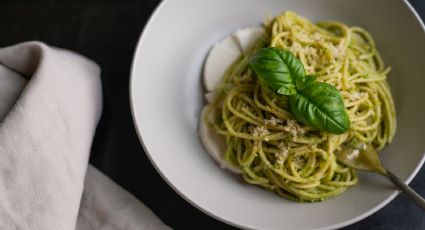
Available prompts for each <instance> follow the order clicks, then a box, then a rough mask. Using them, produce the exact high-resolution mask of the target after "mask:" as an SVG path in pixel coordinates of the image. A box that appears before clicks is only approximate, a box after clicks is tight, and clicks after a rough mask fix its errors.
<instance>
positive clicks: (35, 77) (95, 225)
mask: <svg viewBox="0 0 425 230" xmlns="http://www.w3.org/2000/svg"><path fill="white" fill-rule="evenodd" d="M99 75H100V69H99V67H98V66H97V65H96V64H95V63H94V62H92V61H90V60H88V59H86V58H84V57H82V56H80V55H78V54H76V53H73V52H70V51H66V50H62V49H58V48H51V47H48V46H46V45H44V44H43V43H39V42H28V43H22V44H19V45H16V46H12V47H7V48H1V49H0V229H10V230H13V229H40V230H50V229H51V230H58V229H61V230H67V229H70V230H71V229H77V230H91V229H118V230H120V229H129V230H132V229H169V227H167V226H166V225H164V224H163V223H162V222H161V221H160V220H159V219H158V218H157V217H156V216H155V215H154V214H153V213H152V212H151V211H150V210H149V209H148V208H147V207H145V206H144V205H143V204H142V203H140V202H139V201H138V200H137V199H136V198H135V197H133V196H132V195H130V194H129V193H128V192H126V191H125V190H124V189H122V188H121V187H119V186H118V185H116V184H115V183H114V182H113V181H111V180H110V179H109V178H107V177H106V176H105V175H103V174H102V173H101V172H99V171H98V170H96V169H95V168H94V167H92V166H89V167H88V158H89V153H90V148H91V143H92V139H93V136H94V133H95V129H96V126H97V123H98V121H99V118H100V114H101V110H102V95H101V83H100V78H99ZM87 168H88V169H87Z"/></svg>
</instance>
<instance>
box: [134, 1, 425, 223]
mask: <svg viewBox="0 0 425 230" xmlns="http://www.w3.org/2000/svg"><path fill="white" fill-rule="evenodd" d="M285 10H291V11H295V12H297V13H298V14H300V15H303V16H305V17H307V18H309V19H311V20H312V21H318V20H338V21H341V22H344V23H347V24H349V25H358V26H361V27H364V28H365V29H367V30H368V31H370V32H371V34H372V35H373V37H374V38H375V40H376V42H377V45H378V48H379V50H380V52H381V54H382V56H383V58H384V61H385V63H386V64H387V65H389V66H391V67H392V71H391V74H390V75H389V81H390V85H391V88H392V90H393V96H394V98H395V102H396V110H397V121H398V130H397V134H396V137H395V140H394V142H393V143H392V144H391V145H389V146H388V147H387V148H386V149H385V150H384V151H383V152H382V153H381V157H382V160H383V163H384V165H386V166H387V167H388V168H389V169H391V170H392V171H394V172H395V173H396V174H397V175H399V176H400V177H401V178H402V179H403V180H405V181H406V182H410V181H411V180H412V178H413V177H414V176H415V174H416V173H417V172H418V170H419V168H420V167H421V165H422V163H423V160H424V157H423V156H424V155H423V153H424V150H425V141H423V140H421V139H423V136H424V130H425V122H424V121H423V118H424V117H425V109H424V106H423V105H424V102H423V100H424V98H425V90H424V86H425V77H424V69H425V68H424V65H423V64H422V63H423V61H424V60H425V33H424V26H423V24H422V23H421V22H420V19H419V17H418V16H417V14H416V13H415V12H414V11H413V9H412V8H411V7H410V5H409V4H408V3H407V2H404V1H400V0H375V1H366V0H360V1H359V0H344V1H342V0H316V1H310V0H285V1H283V0H267V1H266V0H232V1H229V0H179V1H176V0H168V1H163V2H162V3H161V5H160V6H159V7H158V9H157V10H156V11H155V13H154V15H153V16H152V18H151V19H150V21H149V23H148V24H147V26H146V28H145V30H144V32H143V35H142V37H141V39H140V42H139V45H138V47H137V50H136V55H135V57H134V63H133V70H132V76H131V105H132V109H133V117H134V121H135V124H136V128H137V130H138V133H139V137H140V139H141V141H142V143H143V145H144V148H145V151H146V153H147V154H148V156H149V158H150V159H151V161H152V163H153V164H154V166H155V167H156V169H157V170H158V172H159V173H160V174H161V175H162V177H163V178H164V179H165V180H166V181H167V182H168V183H169V184H170V186H171V187H173V188H174V190H175V191H176V192H178V193H179V194H180V195H181V196H183V197H184V198H185V199H186V200H187V201H188V202H190V203H191V204H193V205H194V206H196V207H198V208H199V209H201V210H202V211H204V212H206V213H208V214H209V215H211V216H213V217H215V218H217V219H220V220H222V221H224V222H227V223H229V224H232V225H235V226H239V227H242V228H250V229H283V228H285V229H330V228H339V227H343V226H346V225H348V224H351V223H354V222H355V221H358V220H360V219H363V218H365V217H366V216H368V215H370V214H372V213H374V212H376V211H377V210H379V209H380V208H382V207H383V206H384V205H385V204H387V203H388V202H390V201H391V200H392V199H393V198H394V197H395V196H396V194H397V192H396V190H395V189H394V187H393V186H392V185H391V184H390V183H389V182H387V181H386V180H385V179H384V178H381V177H379V176H376V175H369V174H368V175H366V174H361V175H360V183H359V184H358V185H357V186H355V187H354V188H351V189H349V190H348V191H347V192H346V193H344V194H342V195H340V196H338V197H336V198H332V199H330V200H327V201H324V202H320V203H313V204H312V203H295V202H291V201H287V200H284V199H282V198H280V197H279V196H277V195H275V194H274V193H272V192H269V191H266V190H264V189H261V188H258V187H255V186H251V185H248V184H245V183H242V182H241V180H240V179H239V178H238V177H235V176H233V175H232V174H230V173H228V172H226V171H224V170H222V169H220V168H219V167H218V166H217V165H216V163H215V162H214V160H213V159H211V158H210V157H209V155H208V154H207V153H206V152H205V150H204V149H203V147H202V145H201V143H200V141H199V138H198V134H197V124H198V119H199V114H200V109H201V106H202V105H203V103H204V101H203V99H202V91H203V89H202V84H201V70H202V66H203V63H204V60H205V57H206V55H207V53H208V51H209V49H210V48H211V47H212V45H213V44H214V43H215V42H217V41H219V40H220V39H222V38H223V37H225V36H226V35H227V34H229V33H231V32H233V31H235V30H237V29H240V28H245V27H252V26H256V25H259V24H260V23H261V22H262V21H263V20H264V19H265V17H266V16H267V15H268V14H269V13H271V14H273V15H277V14H279V13H281V12H282V11H285Z"/></svg>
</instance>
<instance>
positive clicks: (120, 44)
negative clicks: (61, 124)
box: [0, 0, 425, 229]
mask: <svg viewBox="0 0 425 230" xmlns="http://www.w3.org/2000/svg"><path fill="white" fill-rule="evenodd" d="M410 2H411V3H412V5H413V6H414V8H415V9H416V10H417V11H418V13H419V15H421V17H422V18H425V0H411V1H410ZM159 3H160V1H159V0H120V1H107V0H105V1H102V0H85V1H84V0H74V1H53V0H40V1H16V0H1V1H0V47H4V46H8V45H12V44H16V43H19V42H23V41H29V40H39V41H43V42H45V43H47V44H49V45H52V46H58V47H63V48H66V49H70V50H74V51H76V52H79V53H81V54H83V55H85V56H87V57H88V58H90V59H93V60H94V61H96V62H97V63H98V64H99V65H100V66H101V68H102V85H103V95H104V111H103V115H102V118H101V121H100V124H99V127H98V130H97V133H96V137H95V140H94V143H93V148H92V155H91V159H90V162H91V163H92V164H94V165H95V166H96V167H98V168H99V169H100V170H101V171H102V172H104V173H105V174H107V175H108V176H109V177H111V178H112V179H113V180H114V181H116V182H117V183H118V184H119V185H121V186H122V187H124V188H125V189H127V190H128V191H130V192H131V193H132V194H134V195H135V196H136V197H137V198H139V199H140V200H141V201H142V202H143V203H145V204H146V205H147V206H148V207H149V208H151V209H152V211H154V212H155V213H156V214H157V215H158V216H159V217H160V218H161V219H162V220H163V221H164V222H165V223H166V224H167V225H169V226H171V227H172V228H174V229H205V228H208V229H235V228H233V227H231V226H229V225H226V224H224V223H221V222H219V221H217V220H215V219H213V218H211V217H209V216H207V215H206V214H204V213H202V212H201V211H199V210H197V209H196V208H194V207H193V206H191V205H190V204H189V203H187V202H186V201H185V200H183V199H182V198H181V197H180V196H179V195H178V194H177V193H175V192H174V191H173V190H172V189H171V188H170V187H169V186H168V185H167V184H166V182H165V181H164V180H163V179H162V178H161V177H160V176H159V174H158V173H157V172H156V171H155V169H154V168H153V166H152V164H151V163H150V162H149V160H148V158H147V156H146V155H145V153H144V151H143V149H142V146H141V144H140V143H139V139H138V137H137V134H136V131H135V128H134V125H133V121H132V118H131V113H130V105H129V96H128V95H129V92H128V86H129V74H130V66H131V61H132V56H133V52H134V48H135V45H136V43H137V40H138V38H139V35H140V33H141V31H142V30H143V27H144V25H145V24H146V22H147V20H148V19H149V16H150V15H151V14H152V12H153V10H154V9H155V7H156V6H157V5H158V4H159ZM411 186H412V188H413V189H415V190H416V191H418V192H419V193H420V194H422V195H423V196H425V168H423V169H422V170H421V171H420V172H419V174H418V175H417V176H416V178H415V179H414V180H413V181H412V183H411ZM424 217H425V216H424V213H423V212H422V211H421V210H420V209H419V208H417V207H416V206H415V205H414V204H412V203H411V202H410V201H409V200H408V199H407V197H406V196H405V195H404V194H401V195H399V196H397V198H396V199H394V201H392V202H391V203H390V204H388V205H387V206H386V207H384V208H383V209H381V210H380V211H378V212H377V213H375V214H373V215H372V216H370V217H368V218H366V219H364V220H362V221H360V222H358V223H356V224H353V225H351V226H348V227H346V228H344V229H425V218H424Z"/></svg>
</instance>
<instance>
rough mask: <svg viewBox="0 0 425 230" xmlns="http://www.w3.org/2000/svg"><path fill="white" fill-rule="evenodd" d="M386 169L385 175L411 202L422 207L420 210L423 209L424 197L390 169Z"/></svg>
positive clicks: (424, 204)
mask: <svg viewBox="0 0 425 230" xmlns="http://www.w3.org/2000/svg"><path fill="white" fill-rule="evenodd" d="M386 171H387V173H386V174H385V176H387V178H388V179H390V181H391V182H393V184H394V185H395V186H397V188H398V189H400V191H402V192H404V193H405V194H406V195H407V196H408V197H409V198H410V199H411V200H412V201H413V202H415V203H416V204H417V205H418V206H419V207H421V208H422V210H424V211H425V199H424V198H423V197H422V196H421V195H419V194H418V193H417V192H415V191H414V190H413V189H411V188H410V187H409V186H408V185H407V184H405V183H404V182H403V181H401V180H400V178H398V177H397V176H396V175H394V173H392V172H391V171H390V170H388V169H386Z"/></svg>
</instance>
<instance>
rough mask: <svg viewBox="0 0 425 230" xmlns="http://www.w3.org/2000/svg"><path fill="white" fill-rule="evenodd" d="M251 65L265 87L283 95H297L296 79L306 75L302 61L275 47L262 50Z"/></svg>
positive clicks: (254, 57)
mask: <svg viewBox="0 0 425 230" xmlns="http://www.w3.org/2000/svg"><path fill="white" fill-rule="evenodd" d="M249 64H250V66H251V68H252V69H253V70H254V72H255V73H256V74H257V76H258V77H259V79H260V82H261V83H262V84H263V85H265V86H267V87H270V88H272V89H273V90H274V91H276V92H278V93H279V94H282V95H293V94H295V93H296V90H295V79H296V78H301V77H303V76H304V75H305V70H304V66H303V64H302V63H301V61H300V60H298V59H297V58H295V57H294V55H292V53H290V52H289V51H285V50H282V49H278V48H273V47H267V48H262V49H260V50H259V51H258V52H257V53H256V54H255V55H254V56H253V57H252V58H251V59H250V62H249Z"/></svg>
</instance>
